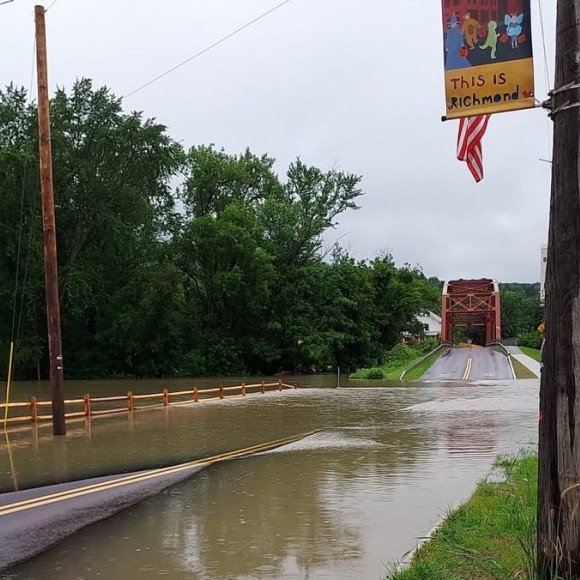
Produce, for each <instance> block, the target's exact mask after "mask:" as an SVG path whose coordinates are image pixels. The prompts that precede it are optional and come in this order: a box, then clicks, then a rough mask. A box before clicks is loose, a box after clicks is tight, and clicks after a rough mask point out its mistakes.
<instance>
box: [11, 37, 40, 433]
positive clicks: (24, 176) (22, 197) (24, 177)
mask: <svg viewBox="0 0 580 580" xmlns="http://www.w3.org/2000/svg"><path fill="white" fill-rule="evenodd" d="M35 57H36V41H34V42H33V45H32V63H31V67H30V69H31V70H30V88H29V91H28V105H30V104H31V103H32V86H33V82H34V70H35ZM27 176H28V152H27V151H26V149H25V150H24V167H23V170H22V189H21V194H20V223H19V226H18V249H17V251H16V276H15V281H14V298H13V302H12V328H11V331H10V358H9V362H8V377H7V381H6V393H5V397H4V403H5V407H4V429H6V424H7V421H8V403H9V402H10V384H11V382H12V376H13V374H14V352H15V343H17V342H18V338H19V334H20V323H21V320H22V309H23V306H24V292H25V287H26V277H27V274H28V260H29V258H30V238H31V235H32V223H31V224H30V232H29V240H28V251H27V257H26V267H25V275H24V277H23V281H22V284H21V287H19V283H20V261H21V254H22V237H23V228H24V205H25V204H24V201H25V198H26V181H27ZM19 290H20V293H21V301H20V315H19V317H18V333H17V336H15V332H14V331H15V329H16V311H17V303H18V292H19Z"/></svg>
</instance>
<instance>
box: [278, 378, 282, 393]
mask: <svg viewBox="0 0 580 580" xmlns="http://www.w3.org/2000/svg"><path fill="white" fill-rule="evenodd" d="M278 390H279V391H281V390H282V379H278Z"/></svg>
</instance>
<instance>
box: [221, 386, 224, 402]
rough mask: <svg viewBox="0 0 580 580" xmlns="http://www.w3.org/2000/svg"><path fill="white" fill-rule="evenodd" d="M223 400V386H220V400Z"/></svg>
mask: <svg viewBox="0 0 580 580" xmlns="http://www.w3.org/2000/svg"><path fill="white" fill-rule="evenodd" d="M223 398H224V386H223V385H220V399H223Z"/></svg>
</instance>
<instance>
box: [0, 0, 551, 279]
mask: <svg viewBox="0 0 580 580" xmlns="http://www.w3.org/2000/svg"><path fill="white" fill-rule="evenodd" d="M280 2H281V0H243V1H242V0H189V1H184V0H157V1H156V2H154V1H153V0H141V1H140V2H137V1H134V0H82V1H79V0H58V1H57V3H56V4H55V5H54V6H53V7H52V8H51V9H50V10H49V11H48V13H47V15H46V18H47V34H48V49H49V80H50V84H51V87H52V88H53V89H54V87H55V86H56V85H58V86H61V87H62V86H64V87H67V88H69V87H70V86H71V85H72V83H73V82H74V80H75V79H76V78H78V77H88V78H92V79H93V80H94V82H95V85H96V86H101V85H107V86H108V87H110V88H111V89H112V91H113V92H114V93H115V94H116V95H117V96H122V95H125V94H127V93H129V92H130V91H132V90H133V89H135V88H137V87H139V86H140V85H142V84H143V83H145V82H147V81H149V80H151V79H152V78H153V77H155V76H157V75H158V74H160V73H162V72H164V71H165V70H167V69H169V68H170V67H172V66H174V65H176V64H178V63H180V62H181V61H183V60H185V59H187V58H189V57H190V56H192V55H193V54H195V53H196V52H198V51H199V50H202V49H204V48H206V47H207V46H209V45H211V44H212V43H214V42H216V41H217V40H219V39H220V38H222V37H223V36H225V35H227V34H229V33H230V32H232V31H233V30H235V29H237V28H238V27H240V26H242V25H244V24H246V23H247V22H249V21H250V20H252V19H253V18H255V17H257V16H259V15H260V14H262V13H263V12H265V11H266V10H268V9H270V8H272V7H274V6H275V5H276V4H279V3H280ZM34 4H35V2H34V1H31V0H14V2H13V3H12V4H7V5H4V6H0V55H1V63H2V64H1V66H0V75H1V76H0V85H2V86H4V85H6V84H7V83H9V82H11V81H14V82H15V83H16V84H18V85H23V86H25V87H27V88H28V87H30V79H31V71H32V69H31V63H32V47H33V40H34V22H33V6H34ZM546 4H548V5H547V6H545V7H544V10H545V12H544V18H545V26H546V45H547V50H548V65H549V72H550V75H551V81H550V82H552V77H553V73H554V65H553V63H554V28H555V7H554V6H553V4H555V3H553V2H550V3H546ZM45 6H49V2H46V4H45ZM440 11H441V6H440V2H439V0H431V1H429V2H428V1H427V0H423V1H421V2H419V3H418V4H417V3H415V4H413V5H412V7H411V6H410V4H409V3H408V2H407V1H401V2H394V1H392V0H391V1H386V0H357V1H355V0H291V1H290V2H289V3H288V4H286V5H284V6H282V7H281V8H280V9H279V10H277V11H275V12H274V13H272V14H270V15H269V16H267V17H266V18H264V19H262V20H260V21H259V22H257V23H256V24H254V25H253V26H251V27H249V28H248V29H246V30H244V31H243V32H241V33H240V34H238V35H236V36H234V37H233V38H231V39H229V40H228V41H226V42H225V43H223V44H221V45H220V46H218V47H216V48H215V49H213V50H212V51H210V52H208V53H206V54H204V55H203V56H201V57H200V58H198V59H196V60H194V61H192V62H191V63H189V64H187V65H185V66H184V67H182V68H180V69H179V70H177V71H175V72H174V73H172V74H171V75H169V76H166V77H165V78H163V79H162V80H160V81H158V82H156V83H155V84H153V85H151V86H149V87H148V88H146V89H144V90H143V91H141V92H139V93H137V94H135V95H133V96H131V97H129V98H127V99H126V100H124V107H125V109H126V110H141V111H143V112H144V114H145V115H146V116H148V117H155V118H156V119H157V120H158V121H159V122H161V123H163V124H165V125H167V126H168V129H169V133H170V135H171V136H172V137H173V138H174V139H177V140H178V141H180V142H181V143H182V144H183V145H184V146H185V147H190V146H192V145H198V144H208V143H215V144H216V146H218V147H224V148H225V150H226V151H227V152H228V153H239V152H241V151H243V150H244V149H245V148H246V147H249V148H250V149H251V150H252V152H254V153H256V154H262V153H267V154H269V155H270V156H272V157H275V158H276V159H277V160H278V162H277V166H276V169H277V171H279V172H280V173H282V174H283V173H284V172H285V170H286V168H287V166H288V164H289V163H290V162H291V161H292V160H294V159H295V158H296V157H297V156H300V157H301V159H302V160H303V161H304V162H305V163H308V164H311V165H316V166H318V167H320V168H321V169H324V170H327V169H331V168H333V167H336V168H339V169H341V170H344V171H348V172H352V173H357V174H360V175H362V176H363V182H362V188H363V190H364V191H365V195H364V196H363V197H362V198H360V204H359V205H361V209H360V210H359V211H357V212H349V213H346V214H344V215H342V216H340V218H339V221H340V224H339V226H338V227H337V228H336V229H335V230H333V231H332V232H331V235H330V236H328V237H327V241H328V243H331V242H333V241H334V240H336V239H338V238H340V243H341V245H343V246H344V247H346V248H347V249H348V250H349V252H350V253H351V254H352V255H353V256H354V257H355V258H357V259H368V258H373V257H374V256H376V255H377V254H379V253H381V252H384V251H385V250H387V251H390V252H391V253H392V254H393V256H394V258H395V260H396V262H397V263H398V264H402V263H404V262H409V263H411V264H413V265H416V264H419V265H421V266H422V267H423V270H424V272H425V274H426V275H427V276H438V277H440V278H443V279H449V278H460V277H463V278H471V277H476V278H480V277H493V278H497V279H499V280H500V281H503V282H508V281H520V282H534V281H537V280H539V276H540V246H541V244H543V243H545V242H546V239H547V229H548V212H549V195H550V171H551V166H550V165H549V164H548V163H545V162H542V161H540V158H542V159H548V158H549V157H550V148H551V144H550V141H551V127H550V122H548V120H547V117H546V114H545V112H543V111H542V110H541V109H535V110H529V111H517V112H513V113H505V114H500V115H496V116H493V117H492V118H491V120H490V123H489V127H488V130H487V133H486V135H485V138H484V140H483V153H484V167H485V178H484V180H483V182H481V183H479V184H476V183H475V182H474V181H473V178H472V177H471V174H470V173H469V171H468V169H467V167H466V165H465V164H464V163H461V162H459V161H457V160H456V159H455V142H456V137H457V125H458V121H450V122H447V123H441V121H440V117H441V115H442V114H444V113H445V99H444V85H443V50H442V46H441V36H440V34H441V32H440V30H441V24H440V22H441V15H440ZM532 11H533V17H534V21H533V34H534V38H533V40H534V50H535V69H536V95H537V96H538V98H540V99H541V100H543V99H544V98H545V96H546V83H545V81H544V78H545V76H544V67H543V55H542V42H541V40H542V38H541V30H540V19H539V15H538V3H537V2H534V1H532ZM35 92H36V90H34V93H35ZM57 186H58V184H57Z"/></svg>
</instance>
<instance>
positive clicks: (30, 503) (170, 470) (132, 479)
mask: <svg viewBox="0 0 580 580" xmlns="http://www.w3.org/2000/svg"><path fill="white" fill-rule="evenodd" d="M316 432H317V430H316V431H310V432H308V433H303V434H301V435H295V436H293V437H286V438H284V439H277V440H276V441H270V442H268V443H261V444H259V445H252V446H251V447H245V448H243V449H238V450H236V451H229V452H227V453H220V454H218V455H213V456H211V457H207V458H204V459H196V460H195V461H189V462H187V463H182V464H181V465H175V466H173V467H164V468H159V469H154V470H151V471H147V472H145V473H140V474H137V475H129V476H126V477H122V478H120V479H115V480H113V481H107V482H101V483H96V484H92V485H87V486H83V487H79V488H75V489H70V490H67V491H62V492H59V493H54V494H51V495H46V496H41V497H37V498H32V499H27V500H23V501H20V502H15V503H12V504H7V505H4V506H1V507H0V516H3V515H8V514H11V513H14V512H18V511H23V510H27V509H31V508H34V507H40V506H43V505H48V504H51V503H55V502H58V501H64V500H67V499H73V498H76V497H81V496H83V495H88V494H91V493H97V492H100V491H107V490H109V489H115V488H117V487H122V486H125V485H130V484H132V483H140V482H143V481H148V480H150V479H155V478H157V477H162V476H165V475H173V474H176V473H180V472H183V471H187V470H188V469H192V468H193V467H199V466H201V465H211V464H212V463H218V462H220V461H227V460H228V459H235V458H237V457H244V456H246V455H252V454H254V453H258V452H259V451H267V450H268V449H272V448H274V447H280V446H281V445H287V444H288V443H293V442H294V441H298V440H300V439H303V438H304V437H308V436H309V435H313V434H314V433H316Z"/></svg>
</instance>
